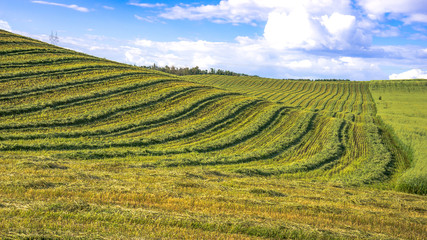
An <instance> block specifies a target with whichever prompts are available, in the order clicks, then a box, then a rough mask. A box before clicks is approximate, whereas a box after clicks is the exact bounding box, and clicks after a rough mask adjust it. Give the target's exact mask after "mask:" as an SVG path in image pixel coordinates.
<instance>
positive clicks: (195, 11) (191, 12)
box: [160, 0, 351, 24]
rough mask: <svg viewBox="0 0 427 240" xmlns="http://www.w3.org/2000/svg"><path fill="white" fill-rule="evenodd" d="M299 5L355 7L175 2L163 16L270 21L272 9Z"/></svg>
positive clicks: (321, 3) (272, 0)
mask: <svg viewBox="0 0 427 240" xmlns="http://www.w3.org/2000/svg"><path fill="white" fill-rule="evenodd" d="M331 6H333V8H332V7H331ZM296 8H303V9H305V10H306V11H307V12H308V13H309V14H310V15H319V14H320V15H322V14H325V13H331V10H332V9H334V10H335V11H339V12H341V11H344V12H346V11H348V10H349V9H351V7H350V0H318V1H312V0H299V1H277V0H263V1H256V0H222V1H220V3H219V4H217V5H201V6H196V7H194V6H174V7H172V8H169V9H167V11H166V12H164V13H162V14H161V15H160V16H161V17H164V18H167V19H189V20H201V19H210V20H212V21H214V22H221V23H233V24H239V23H246V24H249V23H253V22H256V21H266V20H267V19H268V16H269V14H270V13H271V12H274V11H277V12H281V13H287V14H289V12H291V11H293V10H294V9H296Z"/></svg>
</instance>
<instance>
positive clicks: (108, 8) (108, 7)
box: [102, 6, 114, 10]
mask: <svg viewBox="0 0 427 240" xmlns="http://www.w3.org/2000/svg"><path fill="white" fill-rule="evenodd" d="M102 7H103V8H105V9H107V10H114V8H113V7H110V6H102Z"/></svg>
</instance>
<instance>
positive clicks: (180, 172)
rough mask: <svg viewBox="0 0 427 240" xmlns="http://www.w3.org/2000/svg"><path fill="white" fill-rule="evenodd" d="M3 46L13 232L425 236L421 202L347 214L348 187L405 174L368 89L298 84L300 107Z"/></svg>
mask: <svg viewBox="0 0 427 240" xmlns="http://www.w3.org/2000/svg"><path fill="white" fill-rule="evenodd" d="M0 46H1V49H0V107H1V108H0V154H1V158H0V160H1V161H2V171H1V172H2V174H1V188H0V189H1V195H2V196H1V199H2V202H0V210H1V212H2V216H6V217H5V218H4V219H3V220H2V221H1V222H0V223H1V225H0V226H1V228H0V229H6V231H7V232H8V233H10V234H12V236H15V237H16V236H20V234H22V236H27V237H28V236H30V237H31V236H39V237H40V236H45V235H46V236H48V237H51V236H55V234H57V233H58V234H59V235H60V236H68V235H67V234H71V235H69V237H79V236H80V235H79V234H81V233H83V234H84V235H85V236H87V235H88V234H89V235H91V236H92V237H114V236H116V237H117V235H114V234H123V233H124V232H127V231H129V228H132V227H134V226H139V227H140V228H141V229H140V231H142V232H146V231H148V229H151V230H155V232H156V231H160V232H159V233H158V235H155V234H154V235H153V236H152V237H171V236H169V235H168V234H175V233H176V232H177V231H176V229H179V231H182V232H181V233H182V234H184V235H183V236H181V237H185V236H187V235H186V234H188V236H199V237H203V236H204V238H211V237H218V238H223V237H224V236H228V234H236V235H235V236H234V235H230V236H228V237H236V238H249V237H251V236H252V237H272V238H278V237H283V238H300V239H306V238H311V237H315V238H317V237H319V236H321V237H325V238H331V237H332V238H345V237H349V236H356V237H369V238H377V237H379V236H381V234H386V235H387V236H390V237H391V236H395V235H396V234H397V235H398V236H402V237H420V236H422V235H423V231H422V228H423V227H422V226H423V224H422V223H423V222H424V221H425V218H421V220H420V215H421V214H422V213H423V211H425V208H424V207H420V206H422V203H423V202H424V198H422V197H416V196H406V195H397V196H398V197H399V198H402V201H403V202H404V204H406V205H405V207H404V208H402V209H399V210H393V211H394V212H392V213H390V212H389V209H390V208H391V209H394V205H393V206H391V205H390V204H391V203H392V201H391V200H390V199H391V198H394V197H395V196H396V195H393V194H395V193H393V194H391V195H389V194H388V193H384V195H383V196H384V198H383V199H382V200H381V201H384V202H385V205H387V207H384V209H383V208H378V207H376V208H375V209H376V211H380V212H382V213H384V214H386V215H387V217H386V219H387V221H379V219H378V218H377V217H376V216H375V214H368V211H370V210H369V209H371V208H372V207H373V206H375V201H372V202H370V203H369V204H368V205H369V207H367V208H364V210H363V211H364V213H366V214H367V215H366V216H363V217H361V218H360V219H359V217H356V216H357V215H358V214H359V213H358V211H359V210H358V208H359V207H360V206H359V205H357V204H356V205H354V206H352V207H351V209H352V210H351V213H349V215H348V216H351V217H350V218H348V219H343V218H340V217H339V216H338V215H337V214H338V213H339V212H340V211H343V208H344V206H345V205H346V204H347V203H348V201H347V200H344V199H346V198H347V197H346V193H345V191H346V190H340V188H339V187H340V186H348V185H363V184H370V183H377V182H384V181H387V180H388V179H390V178H391V177H392V176H393V173H394V172H395V171H396V166H400V165H399V164H398V162H397V161H399V159H395V158H393V148H392V147H393V146H392V145H388V140H387V139H385V136H384V135H382V134H381V128H380V127H379V125H378V124H377V122H376V121H377V119H376V118H375V111H374V109H375V108H374V107H372V106H373V102H372V98H371V97H370V94H369V91H368V88H367V86H366V85H364V84H357V83H354V84H353V83H351V84H337V85H334V86H333V87H330V86H332V85H322V86H320V85H319V86H320V89H321V90H318V89H319V87H318V86H311V85H306V84H305V83H301V82H296V83H295V84H296V85H301V87H299V88H298V90H295V91H294V90H292V91H289V92H290V93H291V92H292V93H295V94H297V95H296V97H295V98H292V99H283V100H281V101H278V102H274V101H270V100H268V98H266V99H259V98H255V97H252V96H248V95H246V94H242V93H238V92H236V91H228V90H223V89H219V88H215V87H212V86H207V85H202V84H199V83H194V82H191V81H188V80H186V79H185V78H179V77H176V76H173V75H168V74H163V73H160V72H156V71H151V70H147V69H143V68H139V67H134V66H129V65H124V64H120V63H116V62H112V61H107V60H104V59H99V58H95V57H92V56H88V55H85V54H81V53H76V52H73V51H70V50H65V49H62V48H59V47H55V46H52V45H48V44H45V43H42V42H39V41H36V40H33V39H29V38H25V37H22V36H19V35H15V34H11V33H7V32H4V31H1V32H0ZM330 88H332V89H333V90H330ZM260 91H261V90H260ZM331 91H332V92H334V93H335V92H336V94H335V95H333V96H329V95H330V94H329V92H331ZM328 94H329V95H328ZM323 95H324V98H326V100H324V101H319V100H318V99H320V98H319V96H323ZM337 96H341V97H337ZM301 106H304V107H301ZM265 176H270V177H269V178H264V177H265ZM272 176H275V177H277V178H272ZM276 179H277V180H276ZM289 179H293V180H289ZM297 179H303V180H305V181H321V184H315V183H312V184H305V183H304V181H302V182H300V181H297ZM286 181H291V182H286ZM323 183H328V185H326V186H323ZM286 184H289V186H292V187H289V188H288V187H287V185H286ZM295 188H298V189H295ZM292 189H294V190H292ZM306 191H309V192H310V193H307V192H306ZM312 191H314V192H319V191H324V192H322V193H318V194H320V195H319V199H317V200H313V199H311V198H312V197H313V195H312V193H311V192H312ZM328 191H333V192H337V194H342V201H341V202H340V203H339V204H338V205H336V203H335V202H334V200H333V199H329V198H328V194H326V192H328ZM349 191H350V192H351V194H355V195H356V194H358V193H359V190H357V189H355V190H349ZM361 192H362V195H363V194H367V195H368V196H369V197H372V196H375V195H376V193H375V192H372V191H368V192H365V191H361ZM248 193H249V194H250V195H249V196H248ZM287 196H292V197H290V198H289V199H290V201H291V204H290V205H288V204H285V202H283V201H282V199H283V198H285V197H287ZM391 196H393V197H391ZM388 198H390V199H388ZM304 199H311V200H304ZM356 199H358V200H359V199H364V198H363V197H361V198H359V195H358V197H356ZM318 200H320V201H318ZM411 201H412V202H411ZM342 202H344V203H342ZM306 204H307V205H306ZM20 206H25V207H23V208H21V207H20ZM272 206H274V207H272ZM305 206H308V207H305ZM292 209H294V210H292ZM328 209H333V210H328ZM267 212H270V213H271V214H268V215H265V213H267ZM322 212H325V213H324V214H320V213H322ZM247 214H249V215H250V216H251V217H249V218H248V219H245V216H246V215H247ZM396 215H397V216H399V217H397V219H396V220H395V219H393V218H396ZM141 216H143V217H141ZM260 216H262V217H260ZM314 216H316V217H314ZM391 216H393V217H391ZM407 216H409V217H407ZM404 217H405V219H406V220H402V218H404ZM33 218H36V219H40V222H37V221H35V222H33V221H28V220H29V219H33ZM63 218H65V220H61V219H63ZM367 218H370V220H369V221H368V222H370V225H369V226H371V227H368V225H363V226H362V227H358V224H357V222H358V221H360V222H363V221H366V220H367ZM356 219H359V220H357V221H356V222H354V223H353V221H354V220H356ZM376 220H378V221H377V222H376ZM122 221H125V222H128V224H125V225H117V224H118V223H119V222H122ZM322 221H324V222H322ZM331 221H338V222H339V224H338V225H337V226H338V227H336V226H329V224H328V223H330V222H331ZM372 221H373V222H372ZM399 221H400V222H402V221H403V224H401V225H399V227H396V224H398V223H399V224H400V222H399ZM58 222H59V224H58ZM349 222H352V223H349ZM103 223H105V224H103ZM109 223H112V224H113V225H111V226H110V225H109ZM39 224H40V225H39ZM70 224H71V225H70ZM97 224H99V225H97ZM307 224H308V226H306V225H307ZM348 224H350V225H351V226H352V227H350V230H349V229H346V226H347V225H348ZM389 225H390V226H393V227H392V228H387V229H386V230H382V229H384V227H385V226H389ZM79 226H80V227H79ZM99 228H108V229H111V231H112V233H113V235H109V234H108V231H107V232H106V233H99ZM165 228H167V230H165ZM174 228H175V230H174ZM317 228H320V229H323V230H320V231H319V230H317ZM25 229H27V230H25ZM85 229H90V230H85ZM162 229H163V230H165V232H164V233H165V234H166V235H162V234H161V230H162ZM324 230H326V231H324ZM88 231H89V232H88ZM140 231H137V230H131V231H129V232H128V233H127V234H130V235H129V237H131V236H140V234H141V233H142V232H140ZM179 231H178V232H179ZM360 231H362V232H360ZM7 232H6V233H7ZM3 233H4V232H3ZM97 234H100V235H99V236H98V235H97ZM142 236H144V235H143V234H142ZM92 237H91V238H92ZM145 237H147V236H145Z"/></svg>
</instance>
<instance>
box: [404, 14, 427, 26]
mask: <svg viewBox="0 0 427 240" xmlns="http://www.w3.org/2000/svg"><path fill="white" fill-rule="evenodd" d="M403 22H404V23H405V24H411V23H414V22H421V23H427V14H421V13H415V14H411V15H410V16H409V17H406V18H404V19H403Z"/></svg>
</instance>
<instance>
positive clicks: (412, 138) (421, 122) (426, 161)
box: [371, 80, 427, 194]
mask: <svg viewBox="0 0 427 240" xmlns="http://www.w3.org/2000/svg"><path fill="white" fill-rule="evenodd" d="M371 92H372V96H373V98H374V99H375V102H376V105H377V112H378V115H379V116H381V118H382V119H383V121H384V122H385V123H386V124H388V125H389V126H391V128H392V131H393V132H394V134H395V135H396V136H397V138H398V139H397V141H398V142H399V143H400V147H401V148H402V149H403V150H404V152H405V153H406V155H408V156H409V157H410V160H411V163H410V167H409V169H408V170H406V172H404V173H403V175H402V176H400V178H399V179H397V183H396V187H397V189H398V190H401V191H405V192H411V193H419V194H427V148H426V144H427V108H426V103H427V95H426V92H427V81H426V80H415V81H411V80H407V81H391V82H381V81H379V82H378V81H375V82H373V83H372V84H371Z"/></svg>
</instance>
